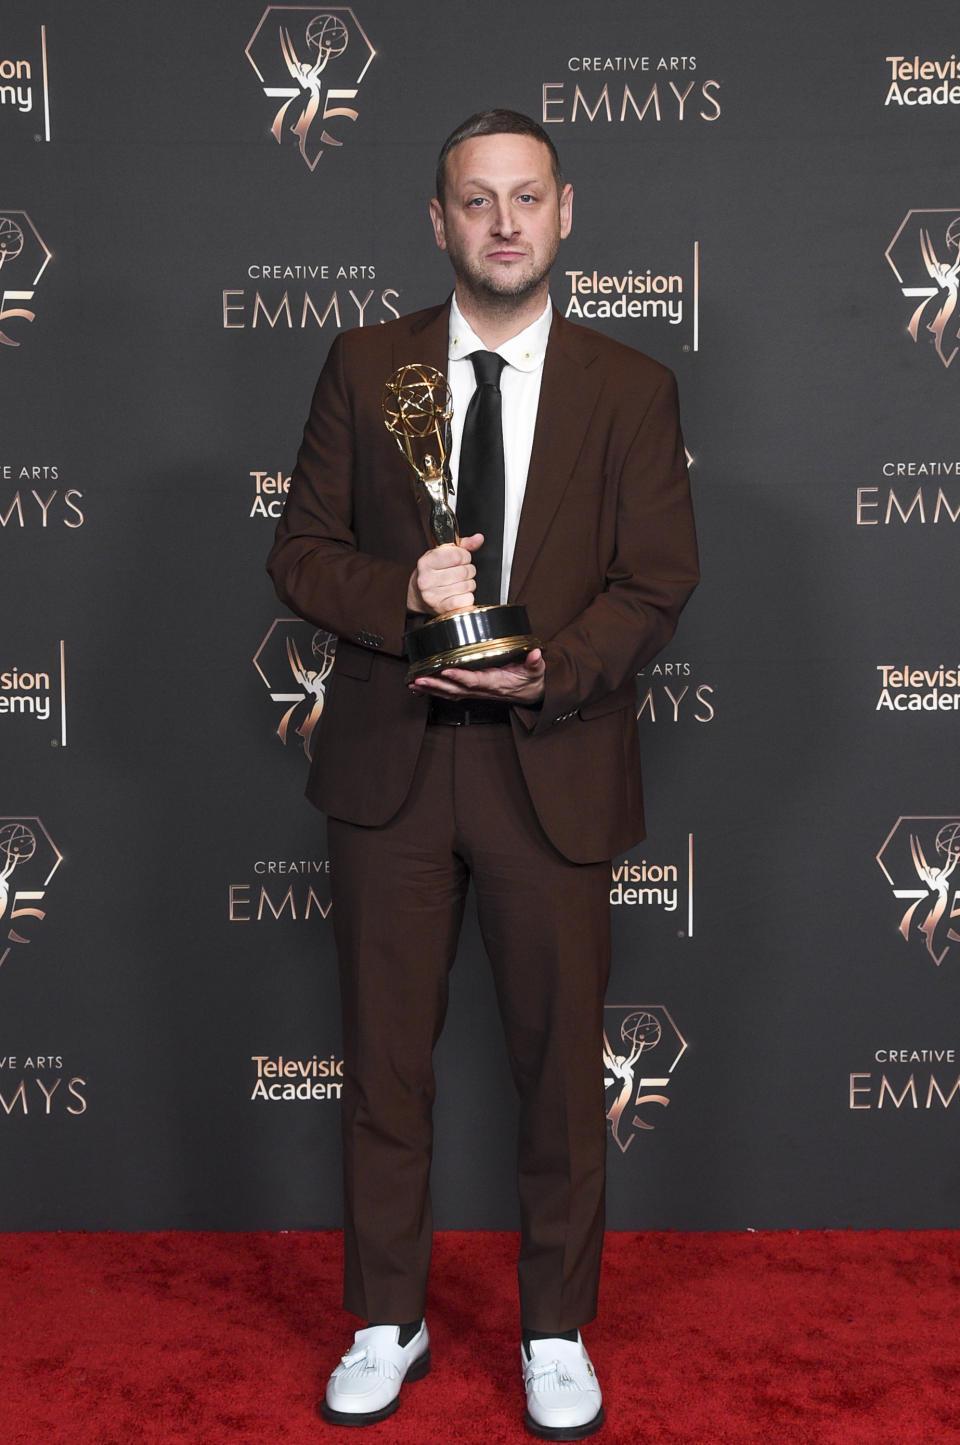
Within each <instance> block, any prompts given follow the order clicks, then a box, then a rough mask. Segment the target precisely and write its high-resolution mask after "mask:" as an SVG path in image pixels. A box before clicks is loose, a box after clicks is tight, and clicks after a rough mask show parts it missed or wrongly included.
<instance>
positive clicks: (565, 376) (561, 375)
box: [510, 309, 603, 601]
mask: <svg viewBox="0 0 960 1445" xmlns="http://www.w3.org/2000/svg"><path fill="white" fill-rule="evenodd" d="M595 358H596V352H595V349H594V348H593V347H592V345H591V344H590V340H589V336H588V335H586V334H585V333H584V332H582V331H579V330H576V329H575V328H573V327H571V326H569V325H568V324H567V323H566V322H565V321H564V320H563V317H562V316H561V315H560V313H559V312H558V311H557V310H556V309H554V313H553V322H552V324H551V327H550V338H549V341H548V342H547V353H546V356H545V358H544V363H543V379H542V381H541V384H540V404H539V407H538V409H537V422H536V427H535V429H534V433H533V450H532V452H531V454H530V467H529V470H528V472H527V485H526V490H525V492H524V496H523V507H522V509H521V512H520V526H519V529H518V531H517V543H516V547H515V549H514V553H513V564H512V567H511V570H510V600H511V601H516V600H517V599H518V598H519V597H520V594H521V591H522V589H523V586H524V584H525V582H526V580H527V576H528V574H529V571H530V568H531V567H532V566H533V563H534V560H535V558H536V555H537V552H538V551H539V549H540V546H541V544H542V542H543V539H544V537H545V536H546V534H547V530H548V528H549V526H550V523H551V522H552V521H553V517H554V514H555V512H556V510H557V508H558V507H559V505H560V501H561V499H562V497H563V494H564V491H565V490H566V488H567V485H568V483H569V481H570V477H571V476H572V474H573V469H574V466H575V465H576V461H577V458H578V457H579V455H580V449H581V447H582V446H583V440H584V437H585V436H586V432H587V426H588V424H589V421H590V418H591V416H592V415H593V410H594V407H595V406H596V404H597V398H598V397H599V395H600V389H601V387H602V385H603V374H602V372H603V369H602V367H600V366H596V365H594V364H593V363H594V361H595Z"/></svg>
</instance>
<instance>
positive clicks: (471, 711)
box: [427, 697, 510, 728]
mask: <svg viewBox="0 0 960 1445" xmlns="http://www.w3.org/2000/svg"><path fill="white" fill-rule="evenodd" d="M509 721H510V704H509V703H506V702H494V701H493V700H492V699H489V698H479V697H478V698H477V699H476V701H475V702H459V701H454V700H453V699H452V698H446V697H432V698H431V699H430V706H429V710H428V712H427V722H431V723H442V724H443V725H444V726H445V727H449V728H463V727H472V726H473V725H474V723H508V722H509Z"/></svg>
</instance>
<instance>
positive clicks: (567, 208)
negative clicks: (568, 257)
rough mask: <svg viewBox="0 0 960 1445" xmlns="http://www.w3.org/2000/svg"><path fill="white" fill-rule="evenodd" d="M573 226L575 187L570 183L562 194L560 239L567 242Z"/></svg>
mask: <svg viewBox="0 0 960 1445" xmlns="http://www.w3.org/2000/svg"><path fill="white" fill-rule="evenodd" d="M572 225H573V186H571V185H570V183H569V182H568V183H567V184H566V185H565V186H564V188H563V190H562V191H561V192H560V239H561V241H565V240H566V239H567V237H568V236H569V234H570V228H571V227H572Z"/></svg>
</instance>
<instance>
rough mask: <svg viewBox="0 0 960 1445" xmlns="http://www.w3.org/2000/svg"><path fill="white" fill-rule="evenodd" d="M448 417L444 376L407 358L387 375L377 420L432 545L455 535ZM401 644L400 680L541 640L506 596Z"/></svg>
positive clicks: (497, 656)
mask: <svg viewBox="0 0 960 1445" xmlns="http://www.w3.org/2000/svg"><path fill="white" fill-rule="evenodd" d="M452 415H453V403H452V401H451V398H450V388H449V386H448V385H447V379H446V377H445V376H444V375H443V373H442V372H440V371H437V370H436V368H435V367H432V366H424V365H422V364H419V363H411V364H408V365H406V366H400V367H398V368H397V370H396V371H395V372H394V373H393V375H392V376H390V377H389V378H388V380H387V383H386V386H385V387H384V392H383V420H384V425H385V426H386V428H387V431H388V432H390V434H391V436H393V437H394V438H395V439H396V443H397V446H398V447H399V448H400V454H401V456H402V457H403V459H404V461H405V462H406V464H407V466H408V467H409V468H410V471H411V472H412V474H413V479H414V487H415V489H416V490H417V491H419V492H421V493H422V494H423V495H425V496H426V497H427V498H428V499H429V502H430V531H431V533H432V536H433V541H434V545H435V546H437V547H443V546H448V545H450V544H453V545H457V544H458V543H459V541H460V537H459V534H458V532H457V519H456V515H455V513H454V511H453V508H452V507H451V506H450V493H451V491H452V490H453V488H452V486H451V482H450V471H449V467H448V465H447V457H448V453H449V449H450V448H449V430H450V418H451V416H452ZM404 643H405V645H406V649H407V659H408V661H409V663H410V667H409V669H408V671H407V682H411V681H412V680H413V679H414V678H416V677H429V676H433V675H435V674H437V673H440V672H442V671H443V670H444V668H447V667H466V668H471V669H477V668H484V667H501V666H503V664H505V663H508V662H516V661H518V660H519V659H520V658H521V657H526V655H527V653H528V652H530V651H532V649H533V648H535V647H539V646H540V643H539V641H538V639H537V638H536V637H533V636H532V635H531V633H530V620H529V618H528V617H527V609H526V608H525V607H523V606H521V605H519V604H516V603H512V602H498V603H494V604H493V605H491V606H487V607H469V608H464V609H463V610H462V611H459V612H444V613H442V614H441V615H440V616H439V617H431V618H429V619H428V620H427V621H425V622H424V623H423V625H422V626H420V627H415V628H412V629H411V630H410V631H409V632H407V633H405V634H404Z"/></svg>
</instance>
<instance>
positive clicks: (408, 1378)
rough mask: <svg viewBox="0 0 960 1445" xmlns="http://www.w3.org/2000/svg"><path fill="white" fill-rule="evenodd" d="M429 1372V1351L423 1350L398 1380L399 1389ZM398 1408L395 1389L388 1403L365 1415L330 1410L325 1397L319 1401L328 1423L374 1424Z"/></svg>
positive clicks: (398, 1399)
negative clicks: (399, 1380)
mask: <svg viewBox="0 0 960 1445" xmlns="http://www.w3.org/2000/svg"><path fill="white" fill-rule="evenodd" d="M429 1373H430V1351H429V1350H424V1352H423V1354H422V1355H418V1356H417V1358H416V1359H415V1360H414V1362H413V1364H412V1365H411V1366H410V1368H409V1370H408V1371H407V1373H406V1374H405V1375H404V1377H403V1379H402V1380H401V1382H400V1390H402V1389H403V1387H404V1385H410V1384H412V1383H413V1382H414V1380H422V1379H423V1377H424V1375H428V1374H429ZM399 1408H400V1391H399V1390H398V1391H397V1397H396V1399H395V1400H391V1401H390V1404H389V1405H384V1407H383V1409H382V1410H371V1411H370V1412H369V1414H366V1415H354V1414H353V1413H351V1412H350V1411H347V1410H331V1408H330V1406H329V1405H328V1404H327V1402H326V1399H323V1400H321V1401H320V1414H321V1415H322V1416H323V1418H324V1419H325V1420H326V1421H327V1423H328V1424H330V1425H376V1424H377V1422H378V1421H379V1420H388V1419H389V1418H390V1416H391V1415H392V1414H393V1413H394V1411H396V1410H399Z"/></svg>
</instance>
